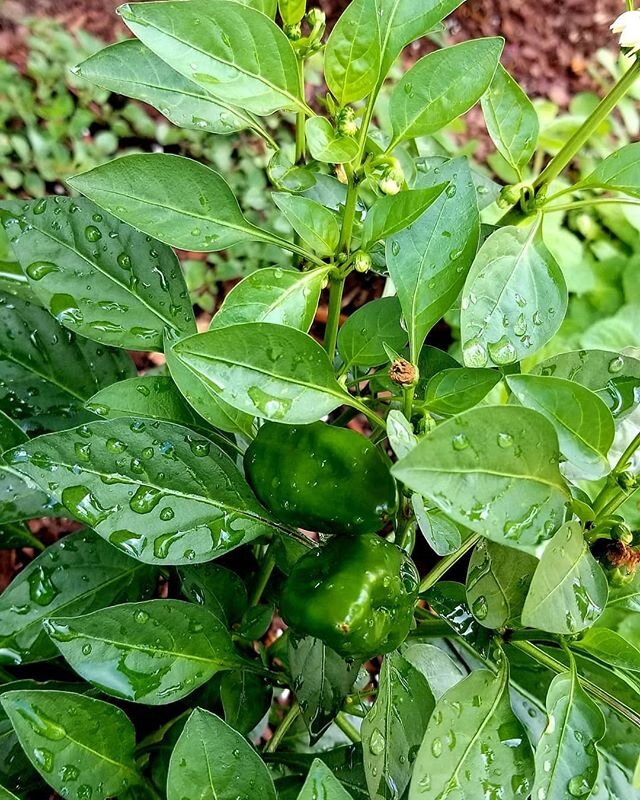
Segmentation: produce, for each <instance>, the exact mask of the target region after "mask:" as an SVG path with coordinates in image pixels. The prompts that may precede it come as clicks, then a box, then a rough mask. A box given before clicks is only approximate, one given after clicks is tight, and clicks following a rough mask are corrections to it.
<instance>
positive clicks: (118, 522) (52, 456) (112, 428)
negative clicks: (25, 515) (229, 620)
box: [8, 417, 275, 564]
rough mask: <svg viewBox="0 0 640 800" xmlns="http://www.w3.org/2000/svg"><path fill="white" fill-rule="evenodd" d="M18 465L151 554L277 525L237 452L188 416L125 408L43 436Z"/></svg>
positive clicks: (138, 554) (165, 560) (176, 553)
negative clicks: (193, 425)
mask: <svg viewBox="0 0 640 800" xmlns="http://www.w3.org/2000/svg"><path fill="white" fill-rule="evenodd" d="M8 457H9V460H10V461H11V464H12V465H13V466H14V468H15V469H17V470H19V471H20V472H22V473H24V474H25V475H28V476H29V478H31V480H32V481H34V482H35V483H36V484H37V485H39V486H49V484H50V483H51V481H52V480H55V482H56V484H57V485H56V489H55V496H56V497H57V498H59V499H60V500H61V501H62V503H63V505H64V506H66V508H68V509H69V511H70V512H71V513H72V514H73V515H74V516H75V517H77V518H78V519H80V520H81V521H82V522H84V523H85V524H86V525H88V526H90V527H91V528H93V529H94V530H95V531H96V532H97V533H99V534H100V536H102V538H103V539H106V540H107V541H108V542H110V543H111V544H112V545H114V546H115V547H118V548H120V549H121V550H122V551H123V552H125V553H127V555H130V556H132V557H133V558H137V559H138V560H140V561H144V562H145V563H148V564H188V563H198V562H202V561H210V560H211V559H213V558H216V557H218V556H220V555H222V554H223V553H228V552H229V551H230V550H233V549H234V548H236V547H239V546H240V545H242V544H246V543H247V542H250V541H252V540H253V539H255V538H257V537H259V536H263V535H265V534H267V533H269V531H270V530H272V525H274V524H275V523H272V522H271V521H270V519H269V517H268V515H267V512H266V511H265V510H264V509H263V508H262V506H260V505H259V503H258V501H257V500H256V499H255V497H254V496H253V494H252V493H251V491H250V489H249V487H248V485H247V483H246V482H245V480H244V478H243V477H242V475H241V474H240V473H239V472H238V469H237V468H236V466H235V464H234V463H233V461H232V460H231V459H230V458H229V456H228V455H226V453H224V452H223V451H222V450H221V449H220V448H219V447H218V446H217V445H216V444H214V443H213V442H211V441H209V440H208V439H205V438H202V437H200V436H197V435H195V434H193V433H192V432H191V431H190V430H188V429H187V428H183V427H181V426H180V425H172V424H170V423H167V422H149V421H146V422H145V421H143V420H139V419H131V418H127V417H120V418H118V419H112V420H104V421H100V422H92V423H90V424H89V425H86V426H83V427H81V428H76V429H74V430H72V431H65V432H64V433H60V434H50V435H48V436H41V437H40V438H38V439H34V440H32V441H31V442H29V443H28V444H25V445H22V446H21V447H19V448H18V449H16V450H12V451H10V453H9V456H8Z"/></svg>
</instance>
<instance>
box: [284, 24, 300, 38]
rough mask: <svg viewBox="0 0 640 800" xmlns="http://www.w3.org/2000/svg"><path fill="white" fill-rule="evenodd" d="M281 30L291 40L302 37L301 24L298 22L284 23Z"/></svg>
mask: <svg viewBox="0 0 640 800" xmlns="http://www.w3.org/2000/svg"><path fill="white" fill-rule="evenodd" d="M283 30H284V32H285V34H286V36H287V39H289V40H290V41H292V42H298V41H300V39H302V26H301V25H300V23H299V22H296V24H295V25H285V26H284V27H283Z"/></svg>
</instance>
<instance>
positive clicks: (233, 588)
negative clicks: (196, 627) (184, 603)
mask: <svg viewBox="0 0 640 800" xmlns="http://www.w3.org/2000/svg"><path fill="white" fill-rule="evenodd" d="M178 574H179V575H180V581H181V589H182V593H183V594H184V595H185V597H187V598H188V599H189V600H190V601H191V602H192V603H198V604H199V605H201V606H204V607H205V608H206V609H207V611H210V612H211V613H212V614H213V615H214V616H215V617H216V618H217V619H219V620H220V622H222V623H223V624H224V625H225V627H227V628H229V627H231V625H233V624H235V623H236V622H239V621H240V619H241V618H242V615H243V614H244V612H245V611H246V610H247V607H248V605H249V601H248V599H247V587H246V586H245V584H244V581H243V580H242V578H240V576H239V575H236V573H235V572H232V571H231V570H230V569H226V568H225V567H221V566H219V565H218V564H199V565H198V566H194V567H180V568H179V570H178Z"/></svg>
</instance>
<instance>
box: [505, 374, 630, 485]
mask: <svg viewBox="0 0 640 800" xmlns="http://www.w3.org/2000/svg"><path fill="white" fill-rule="evenodd" d="M507 383H508V385H509V388H510V389H511V391H512V392H513V393H514V395H515V396H516V397H517V398H518V400H519V401H520V402H521V403H522V404H523V405H525V406H527V407H528V408H532V409H534V410H535V411H538V412H539V413H540V414H542V415H543V416H544V417H546V418H547V419H548V420H549V422H550V423H551V424H552V425H553V427H554V428H555V430H556V433H557V434H558V440H559V442H560V450H561V452H562V453H563V454H564V456H565V457H566V458H567V460H568V461H569V462H570V463H571V465H572V467H574V468H575V470H576V471H577V477H580V478H586V479H589V480H597V479H598V478H601V477H603V476H604V475H606V474H607V473H608V472H609V471H610V467H609V462H608V461H607V454H608V453H609V449H610V447H611V445H612V444H613V438H614V436H615V426H614V422H613V417H612V416H611V412H610V411H609V409H608V408H607V407H606V405H605V404H604V402H603V401H602V400H601V399H600V398H599V397H598V396H597V395H595V394H594V393H593V392H592V391H590V390H589V389H586V388H585V387H584V386H580V385H579V384H575V383H572V382H571V381H568V380H565V379H564V378H555V377H547V376H542V375H510V376H509V377H508V378H507Z"/></svg>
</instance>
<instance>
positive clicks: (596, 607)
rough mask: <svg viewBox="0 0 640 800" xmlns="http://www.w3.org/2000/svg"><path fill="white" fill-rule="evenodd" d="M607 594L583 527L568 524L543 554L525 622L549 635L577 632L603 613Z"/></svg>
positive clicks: (523, 610) (603, 575) (529, 593)
mask: <svg viewBox="0 0 640 800" xmlns="http://www.w3.org/2000/svg"><path fill="white" fill-rule="evenodd" d="M607 594H608V585H607V579H606V577H605V574H604V572H603V570H602V567H601V566H600V565H599V564H598V562H597V561H596V560H595V558H594V557H593V556H592V555H591V551H590V550H589V547H588V545H587V543H586V542H585V539H584V534H583V532H582V527H581V525H580V524H579V523H578V522H567V523H565V524H564V525H563V526H562V528H560V530H559V531H558V532H557V533H556V535H555V536H554V537H553V539H552V541H551V542H550V543H549V545H548V546H547V548H546V549H545V551H544V553H543V554H542V558H541V559H540V563H539V564H538V568H537V569H536V572H535V574H534V576H533V580H532V581H531V586H530V587H529V592H528V594H527V599H526V601H525V604H524V608H523V609H522V622H523V624H524V625H526V626H528V627H530V628H540V629H542V630H544V631H549V632H550V633H561V634H573V633H577V632H578V631H582V630H584V629H585V628H588V627H590V626H591V625H593V623H594V622H595V621H596V620H597V619H598V617H599V616H600V614H602V611H603V610H604V607H605V605H606V603H607Z"/></svg>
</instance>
